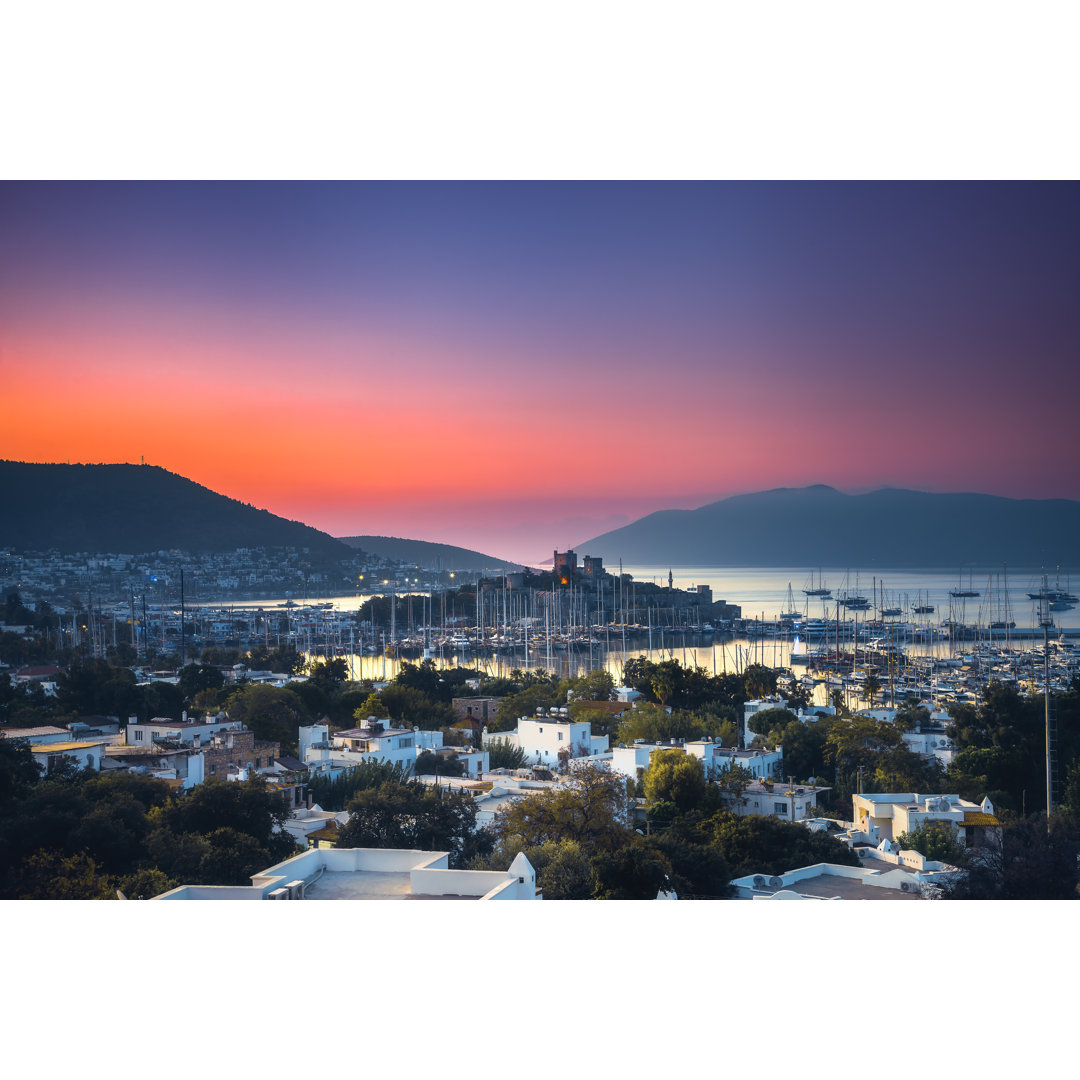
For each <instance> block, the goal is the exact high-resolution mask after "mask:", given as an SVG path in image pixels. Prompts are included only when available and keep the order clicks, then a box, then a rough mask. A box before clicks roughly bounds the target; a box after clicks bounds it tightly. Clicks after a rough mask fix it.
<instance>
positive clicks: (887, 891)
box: [731, 861, 926, 900]
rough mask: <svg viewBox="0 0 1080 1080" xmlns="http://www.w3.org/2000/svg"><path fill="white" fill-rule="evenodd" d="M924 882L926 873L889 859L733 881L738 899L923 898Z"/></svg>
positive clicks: (822, 865)
mask: <svg viewBox="0 0 1080 1080" xmlns="http://www.w3.org/2000/svg"><path fill="white" fill-rule="evenodd" d="M875 862H876V861H875ZM925 885H926V881H925V880H924V875H922V874H920V873H918V872H913V871H910V870H908V869H905V868H904V867H901V866H892V865H889V864H887V863H876V865H861V866H840V865H839V864H837V863H814V864H813V865H812V866H803V867H800V868H799V869H797V870H789V871H788V872H787V873H784V874H780V875H775V876H774V875H767V874H747V875H746V877H741V878H735V880H734V881H732V882H731V886H732V888H733V889H734V890H735V898H736V899H738V900H921V899H922V898H923V895H924V888H925Z"/></svg>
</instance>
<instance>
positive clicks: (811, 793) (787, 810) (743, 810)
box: [727, 780, 830, 821]
mask: <svg viewBox="0 0 1080 1080" xmlns="http://www.w3.org/2000/svg"><path fill="white" fill-rule="evenodd" d="M828 790H830V789H829V788H824V787H808V786H807V785H806V784H772V783H769V782H768V781H766V782H764V783H762V782H761V781H760V780H754V781H753V782H752V783H750V784H748V785H747V786H746V788H745V790H744V791H743V793H742V795H741V796H739V797H738V798H736V797H734V796H728V797H727V802H728V809H730V810H731V812H732V813H733V814H737V815H739V816H740V817H745V816H746V815H748V814H757V815H760V816H761V817H775V818H780V820H781V821H805V820H806V819H807V818H812V817H816V816H817V798H818V795H820V794H821V793H822V792H823V791H828Z"/></svg>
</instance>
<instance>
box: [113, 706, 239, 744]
mask: <svg viewBox="0 0 1080 1080" xmlns="http://www.w3.org/2000/svg"><path fill="white" fill-rule="evenodd" d="M243 729H244V725H243V724H242V723H241V722H240V721H239V720H230V719H229V718H228V716H227V715H226V714H225V713H219V714H218V715H217V716H204V717H203V718H202V719H201V720H189V719H188V714H187V713H186V712H185V713H184V714H183V718H182V719H181V720H170V719H169V718H168V717H164V716H155V717H154V719H153V720H148V721H146V722H145V723H141V724H140V723H137V722H136V723H129V724H128V728H127V741H128V743H129V745H131V746H149V745H150V744H151V743H155V742H161V741H163V740H168V741H169V742H179V743H184V744H185V745H187V746H191V747H194V748H196V749H198V748H199V747H200V745H201V744H203V743H208V742H209V741H210V738H211V736H213V735H217V734H218V733H219V732H222V731H242V730H243Z"/></svg>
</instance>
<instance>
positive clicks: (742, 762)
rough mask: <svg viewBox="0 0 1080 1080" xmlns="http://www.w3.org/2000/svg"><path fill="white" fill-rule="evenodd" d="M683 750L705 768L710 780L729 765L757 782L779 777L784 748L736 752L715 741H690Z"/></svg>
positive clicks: (732, 747)
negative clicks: (743, 770)
mask: <svg viewBox="0 0 1080 1080" xmlns="http://www.w3.org/2000/svg"><path fill="white" fill-rule="evenodd" d="M685 750H686V752H687V753H688V754H690V755H691V756H692V757H696V758H698V759H699V760H700V761H701V763H702V764H703V765H704V766H705V775H706V776H707V777H709V778H710V779H713V778H715V776H716V774H717V773H719V772H723V771H724V770H725V769H726V768H728V767H729V766H731V765H738V766H740V767H741V768H744V769H747V770H749V771H750V772H752V773H753V774H754V776H756V777H757V778H758V779H759V780H771V779H772V778H773V777H774V776H779V775H780V773H781V771H782V769H783V765H784V748H783V747H782V746H778V747H777V748H776V749H775V750H738V749H736V748H735V747H734V746H723V745H721V744H720V742H719V741H717V740H715V739H692V740H687V742H686V743H685Z"/></svg>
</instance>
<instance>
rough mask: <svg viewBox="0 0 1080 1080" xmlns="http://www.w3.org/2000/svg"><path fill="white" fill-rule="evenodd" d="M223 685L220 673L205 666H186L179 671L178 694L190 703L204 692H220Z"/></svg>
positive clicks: (213, 668)
mask: <svg viewBox="0 0 1080 1080" xmlns="http://www.w3.org/2000/svg"><path fill="white" fill-rule="evenodd" d="M224 685H225V676H224V675H222V674H221V671H220V670H219V669H218V668H216V667H213V666H211V665H207V664H188V665H187V666H186V667H184V668H181V669H180V679H179V686H180V692H181V693H182V694H183V695H184V697H185V699H186V700H188V701H190V700H191V699H192V698H194V697H195V696H196V695H197V694H199V693H201V692H202V691H204V690H220V689H221V688H222V687H223V686H224Z"/></svg>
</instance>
